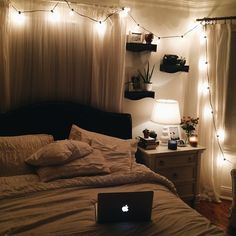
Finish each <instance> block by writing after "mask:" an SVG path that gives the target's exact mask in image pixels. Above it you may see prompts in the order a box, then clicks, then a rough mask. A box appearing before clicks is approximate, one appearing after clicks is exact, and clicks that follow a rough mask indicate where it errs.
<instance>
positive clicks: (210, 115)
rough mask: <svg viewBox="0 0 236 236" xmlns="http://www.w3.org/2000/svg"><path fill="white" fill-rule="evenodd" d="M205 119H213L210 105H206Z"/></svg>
mask: <svg viewBox="0 0 236 236" xmlns="http://www.w3.org/2000/svg"><path fill="white" fill-rule="evenodd" d="M204 118H205V119H211V118H212V109H211V107H210V106H208V105H206V106H205V107H204Z"/></svg>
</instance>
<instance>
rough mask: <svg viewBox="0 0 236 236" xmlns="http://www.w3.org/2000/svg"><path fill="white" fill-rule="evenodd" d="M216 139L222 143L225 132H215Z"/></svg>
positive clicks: (220, 130)
mask: <svg viewBox="0 0 236 236" xmlns="http://www.w3.org/2000/svg"><path fill="white" fill-rule="evenodd" d="M217 138H218V140H219V141H220V142H224V140H225V131H224V130H223V129H219V130H218V131H217Z"/></svg>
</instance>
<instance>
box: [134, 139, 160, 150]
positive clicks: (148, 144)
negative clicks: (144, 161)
mask: <svg viewBox="0 0 236 236" xmlns="http://www.w3.org/2000/svg"><path fill="white" fill-rule="evenodd" d="M158 144H159V142H158V141H156V140H155V139H154V138H151V137H148V138H143V137H139V142H138V146H139V147H141V148H144V149H147V150H152V149H156V147H157V145H158Z"/></svg>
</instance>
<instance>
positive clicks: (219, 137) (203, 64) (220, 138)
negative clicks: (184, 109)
mask: <svg viewBox="0 0 236 236" xmlns="http://www.w3.org/2000/svg"><path fill="white" fill-rule="evenodd" d="M206 24H207V23H206V22H205V24H202V25H203V26H204V31H205V32H204V34H202V35H201V37H203V38H204V42H205V60H204V58H200V60H199V69H200V70H202V69H203V68H204V70H205V69H206V77H207V82H205V83H204V84H205V85H206V84H207V87H206V88H207V91H208V98H209V106H207V107H205V109H204V115H205V117H209V115H208V114H209V111H211V115H212V123H213V128H214V132H215V137H216V142H217V145H218V147H219V150H220V153H221V156H222V159H221V158H219V157H218V159H217V160H218V161H219V160H223V161H227V162H229V163H231V164H233V163H232V162H231V161H230V160H228V159H227V158H226V157H225V153H224V150H223V148H222V144H223V142H224V139H225V131H224V129H222V128H220V129H217V125H216V120H215V114H214V109H213V102H212V93H211V88H210V76H209V63H208V61H207V58H208V50H207V44H208V41H207V36H206ZM220 162H221V161H220ZM220 164H222V163H220Z"/></svg>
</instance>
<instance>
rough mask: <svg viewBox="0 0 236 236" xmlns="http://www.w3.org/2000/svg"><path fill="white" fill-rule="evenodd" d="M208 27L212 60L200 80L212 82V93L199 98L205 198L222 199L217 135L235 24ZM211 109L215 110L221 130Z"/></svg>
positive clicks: (220, 158)
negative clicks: (232, 29)
mask: <svg viewBox="0 0 236 236" xmlns="http://www.w3.org/2000/svg"><path fill="white" fill-rule="evenodd" d="M205 27H206V34H207V54H206V56H207V62H208V64H207V66H206V70H207V71H205V72H204V74H205V76H203V77H202V78H201V79H200V80H199V83H202V84H205V85H207V83H208V82H209V83H208V85H209V88H210V94H209V92H206V93H205V92H204V91H201V93H199V98H198V103H199V104H198V105H199V117H200V125H199V135H200V137H199V138H200V140H201V144H202V145H203V146H205V147H206V150H205V151H204V153H203V157H202V163H201V194H202V196H203V197H205V198H209V199H211V200H214V201H219V200H220V199H219V197H220V180H221V163H220V160H222V154H221V150H220V148H219V145H218V142H217V138H216V137H217V135H220V134H221V131H223V130H224V128H225V111H226V98H227V85H228V72H229V58H230V40H231V24H230V23H223V24H212V25H206V26H205ZM208 85H207V86H208ZM209 95H210V97H211V99H209ZM211 108H213V109H211ZM211 112H213V116H214V119H215V127H216V130H217V133H216V132H215V127H214V120H213V116H212V113H211ZM218 138H219V142H222V140H221V136H219V137H218ZM222 144H223V143H222Z"/></svg>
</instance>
